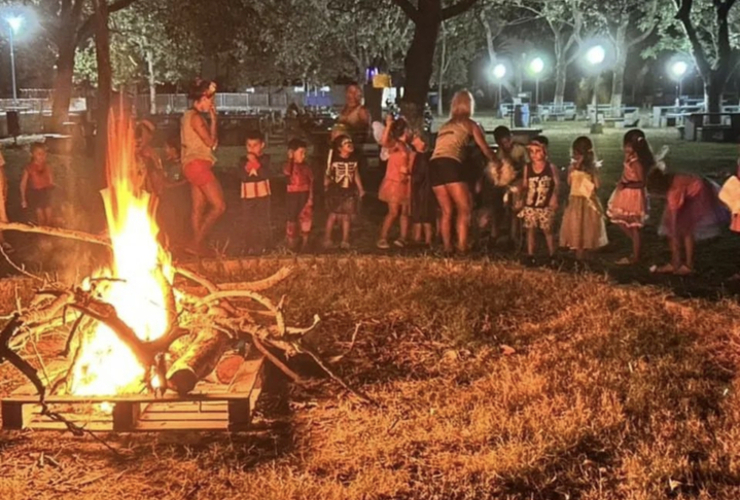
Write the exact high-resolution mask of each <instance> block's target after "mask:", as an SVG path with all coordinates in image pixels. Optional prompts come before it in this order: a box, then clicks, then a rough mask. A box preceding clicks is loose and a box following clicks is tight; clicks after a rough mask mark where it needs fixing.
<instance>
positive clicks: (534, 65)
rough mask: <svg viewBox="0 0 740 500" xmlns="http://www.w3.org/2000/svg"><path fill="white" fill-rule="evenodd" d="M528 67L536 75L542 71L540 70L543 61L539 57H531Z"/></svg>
mask: <svg viewBox="0 0 740 500" xmlns="http://www.w3.org/2000/svg"><path fill="white" fill-rule="evenodd" d="M529 69H530V70H532V73H534V74H536V75H537V74H540V73H542V70H543V69H545V61H543V60H542V59H541V58H539V57H536V58H534V59H532V62H531V63H529Z"/></svg>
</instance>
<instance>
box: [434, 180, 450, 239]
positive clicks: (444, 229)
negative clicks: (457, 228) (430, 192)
mask: <svg viewBox="0 0 740 500" xmlns="http://www.w3.org/2000/svg"><path fill="white" fill-rule="evenodd" d="M447 186H448V185H447V184H445V185H442V186H434V188H433V189H434V196H436V197H437V203H439V208H440V209H441V210H442V215H441V217H440V221H439V232H440V234H441V235H442V245H443V247H444V251H445V252H451V251H452V198H451V197H450V194H449V193H448V192H447Z"/></svg>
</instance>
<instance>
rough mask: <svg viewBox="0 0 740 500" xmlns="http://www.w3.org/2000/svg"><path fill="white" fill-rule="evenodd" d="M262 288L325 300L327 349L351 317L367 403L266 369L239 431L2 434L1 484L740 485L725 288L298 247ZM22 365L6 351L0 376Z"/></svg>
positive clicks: (320, 309)
mask: <svg viewBox="0 0 740 500" xmlns="http://www.w3.org/2000/svg"><path fill="white" fill-rule="evenodd" d="M277 267H278V264H277V263H275V262H271V261H270V260H263V261H261V262H260V263H259V264H258V265H255V263H253V264H252V266H251V267H249V268H248V271H246V272H245V273H243V274H241V273H240V274H239V275H238V276H235V275H230V276H220V277H219V278H220V279H223V280H233V279H235V278H247V277H257V276H265V275H267V274H269V273H270V272H271V271H273V270H275V269H276V268H277ZM20 289H21V291H22V292H23V293H27V289H26V288H24V287H20ZM3 290H4V292H3V294H2V295H3V297H4V300H10V299H11V297H12V296H13V293H14V292H13V287H12V286H9V287H3ZM273 292H274V297H275V298H277V297H279V296H280V295H281V294H283V293H284V294H286V295H287V301H286V310H287V314H288V315H289V317H290V321H291V322H297V323H298V322H309V321H310V318H311V316H312V315H313V314H314V313H319V314H321V316H322V318H323V320H324V321H323V324H322V326H321V328H320V329H319V330H318V331H317V332H316V333H315V334H314V336H313V338H312V342H313V343H314V344H315V345H316V346H317V347H318V348H319V350H320V351H321V352H323V353H324V354H326V355H327V356H328V355H334V354H338V353H342V352H344V351H345V350H346V349H347V347H348V345H349V340H350V337H351V335H352V332H353V330H354V326H355V324H356V323H358V322H359V323H361V326H360V330H359V335H358V341H357V345H356V346H355V349H354V350H353V351H352V352H351V353H350V354H349V355H347V356H346V357H345V358H344V359H343V360H342V361H341V362H340V364H339V365H338V367H337V369H338V370H339V371H340V372H341V373H342V374H343V375H344V376H346V377H347V378H348V379H349V380H351V381H352V382H353V383H355V384H356V385H357V386H358V387H359V388H361V389H362V390H364V391H366V392H367V393H369V394H370V395H371V396H372V397H374V398H375V399H376V400H377V401H378V402H379V404H380V405H379V406H378V407H368V406H363V405H360V404H358V403H357V402H355V401H353V400H352V399H351V397H349V396H348V395H347V394H345V393H343V392H342V391H340V390H338V389H337V387H336V386H334V385H333V384H332V383H331V382H330V381H324V382H323V383H317V384H316V385H315V386H314V387H313V388H312V389H310V390H299V389H297V388H287V387H286V386H285V385H283V384H280V383H275V382H276V381H278V380H277V377H273V379H272V380H273V384H271V386H272V389H271V390H270V391H269V392H268V393H267V394H265V395H263V398H262V399H261V404H260V411H259V415H258V420H257V426H256V429H255V431H254V432H252V433H251V434H250V435H248V436H245V437H239V436H234V437H231V438H229V437H226V436H219V435H199V434H179V435H174V436H153V435H144V436H140V435H135V436H125V435H121V436H115V435H113V436H108V437H107V439H108V440H109V442H110V443H111V445H112V446H114V447H115V448H116V449H118V450H119V452H120V455H121V457H116V456H115V455H113V454H112V453H111V452H110V451H108V450H106V449H105V448H104V447H103V446H101V445H100V444H97V443H95V442H93V441H91V440H89V439H86V438H72V437H67V436H63V437H60V436H58V435H56V434H52V435H48V434H34V433H22V434H4V435H0V498H2V499H3V500H20V499H28V498H34V499H47V498H48V499H51V498H55V499H57V498H58V499H66V498H70V499H72V498H74V499H78V500H87V499H99V498H109V499H116V498H125V499H128V500H138V499H149V498H159V499H191V500H197V499H214V498H219V499H274V500H282V499H306V500H309V499H311V500H313V499H358V500H359V499H363V500H371V499H483V498H501V499H522V500H524V499H542V500H550V499H566V498H570V499H593V500H596V499H599V500H606V499H615V500H616V499H620V500H621V499H633V500H653V499H661V498H679V499H710V498H711V499H728V500H729V499H734V498H738V497H739V496H740V459H739V457H740V444H738V443H740V439H739V438H740V434H739V432H740V431H739V429H740V404H739V402H738V393H737V384H736V381H735V374H736V370H737V367H738V365H737V363H738V361H740V356H739V354H740V352H739V351H738V346H739V345H740V344H739V343H740V336H739V334H738V321H737V318H738V314H739V313H740V308H738V306H737V304H736V303H734V302H730V301H721V302H705V301H700V300H696V301H677V300H676V299H675V298H674V297H672V296H671V295H670V294H669V293H666V292H664V291H661V290H660V289H656V288H653V287H633V286H627V287H624V286H617V285H615V284H614V283H613V282H610V281H609V280H607V279H605V278H604V277H599V276H595V275H593V274H589V275H569V274H562V273H556V272H554V271H551V270H532V269H525V268H521V267H519V266H517V265H513V264H506V265H502V264H499V263H493V264H486V263H471V262H456V261H441V260H438V259H430V258H413V259H408V258H398V259H377V258H371V257H356V258H336V257H335V258H327V259H326V260H325V261H323V262H316V263H312V262H305V263H304V264H299V265H298V270H297V273H296V274H295V276H294V277H292V278H291V279H289V280H288V281H287V282H285V283H283V284H281V285H280V286H279V287H278V288H276V289H275V290H274V291H273ZM271 295H272V294H271ZM5 303H8V302H5ZM292 363H293V364H294V366H296V367H297V369H298V370H299V371H301V372H302V373H304V374H305V373H309V372H310V369H309V368H310V364H309V363H306V362H305V360H302V359H300V358H298V359H294V360H293V361H292ZM18 382H19V378H18V376H17V374H15V373H14V372H12V371H11V370H10V369H9V368H8V367H7V366H0V393H7V392H8V391H9V390H10V389H11V388H12V387H14V386H15V385H16V384H17V383H18ZM278 382H279V381H278ZM42 456H43V457H46V459H43V458H42ZM49 457H50V458H51V459H53V462H52V461H51V460H49Z"/></svg>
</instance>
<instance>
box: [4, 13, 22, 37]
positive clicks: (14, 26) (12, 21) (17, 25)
mask: <svg viewBox="0 0 740 500" xmlns="http://www.w3.org/2000/svg"><path fill="white" fill-rule="evenodd" d="M5 22H7V23H8V26H10V29H11V30H13V34H14V35H16V34H18V31H19V30H20V29H21V26H23V17H21V16H8V17H6V18H5Z"/></svg>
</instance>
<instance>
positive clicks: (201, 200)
mask: <svg viewBox="0 0 740 500" xmlns="http://www.w3.org/2000/svg"><path fill="white" fill-rule="evenodd" d="M190 193H191V195H192V198H193V207H192V210H191V212H190V220H191V223H192V225H193V240H194V241H193V244H194V245H195V246H198V245H199V243H200V232H201V226H202V225H203V214H204V212H205V210H206V197H205V196H204V195H203V192H202V191H201V189H200V188H199V187H198V186H195V185H191V186H190Z"/></svg>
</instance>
